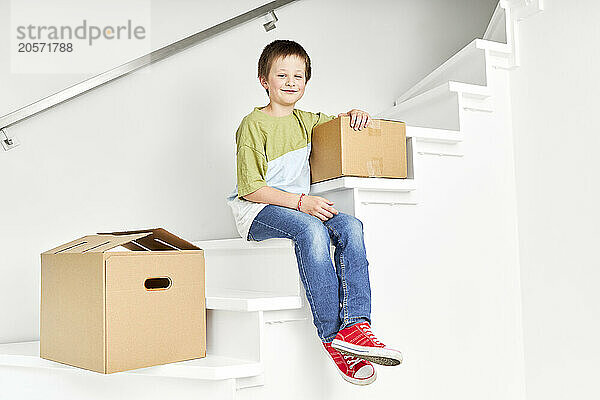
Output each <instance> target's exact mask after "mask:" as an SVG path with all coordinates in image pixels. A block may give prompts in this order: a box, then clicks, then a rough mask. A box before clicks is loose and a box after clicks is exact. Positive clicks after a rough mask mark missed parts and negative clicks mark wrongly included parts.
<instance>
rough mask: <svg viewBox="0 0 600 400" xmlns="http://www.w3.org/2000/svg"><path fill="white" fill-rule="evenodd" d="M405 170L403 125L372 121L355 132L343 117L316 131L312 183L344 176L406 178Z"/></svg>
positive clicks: (313, 138) (311, 170)
mask: <svg viewBox="0 0 600 400" xmlns="http://www.w3.org/2000/svg"><path fill="white" fill-rule="evenodd" d="M406 169H407V167H406V125H405V124H404V122H400V121H388V120H384V119H372V120H371V122H370V123H369V126H368V127H367V128H364V129H362V130H360V131H358V130H356V131H355V130H354V129H352V128H351V127H350V117H348V116H343V117H338V118H335V119H333V120H331V121H328V122H326V123H324V124H321V125H319V126H317V127H315V128H314V129H313V133H312V144H311V154H310V172H311V183H317V182H321V181H325V180H328V179H333V178H338V177H341V176H360V177H380V178H406V177H407V174H406Z"/></svg>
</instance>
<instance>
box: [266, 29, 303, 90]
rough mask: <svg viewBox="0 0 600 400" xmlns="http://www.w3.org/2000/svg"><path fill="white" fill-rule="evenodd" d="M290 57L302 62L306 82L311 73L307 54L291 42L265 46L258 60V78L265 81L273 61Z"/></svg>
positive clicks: (284, 41)
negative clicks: (298, 58) (262, 78)
mask: <svg viewBox="0 0 600 400" xmlns="http://www.w3.org/2000/svg"><path fill="white" fill-rule="evenodd" d="M292 55H294V56H298V57H300V58H301V59H303V60H304V65H305V75H306V82H308V80H309V79H310V73H311V68H310V57H309V56H308V53H306V50H304V48H303V47H302V46H300V45H299V44H298V43H296V42H294V41H293V40H274V41H272V42H271V43H269V44H268V45H266V46H265V48H264V49H263V51H262V54H261V55H260V58H259V59H258V78H259V79H260V78H261V77H264V78H265V79H267V78H268V76H269V72H270V71H271V66H272V65H273V61H275V60H276V59H278V58H279V57H284V58H285V57H287V56H292ZM266 91H267V95H268V94H269V90H268V89H266Z"/></svg>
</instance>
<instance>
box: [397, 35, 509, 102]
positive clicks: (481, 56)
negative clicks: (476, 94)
mask: <svg viewBox="0 0 600 400" xmlns="http://www.w3.org/2000/svg"><path fill="white" fill-rule="evenodd" d="M486 50H488V51H490V52H491V54H493V55H494V56H496V57H498V56H502V55H504V56H505V57H509V56H510V54H511V48H510V46H508V45H507V44H504V43H498V42H492V41H489V40H483V39H474V40H473V41H472V42H470V43H469V44H467V45H466V46H465V47H463V48H462V49H461V50H460V51H459V52H458V53H456V54H454V55H453V56H452V57H450V58H449V59H448V60H446V61H445V62H444V63H443V64H442V65H440V66H439V67H438V68H436V69H435V70H434V71H432V72H431V73H430V74H429V75H427V76H426V77H425V78H423V79H421V80H420V81H419V82H418V83H417V84H416V85H414V86H413V87H412V88H410V89H409V90H407V91H406V92H405V93H404V94H402V95H401V96H400V97H399V98H398V99H397V100H396V103H395V104H400V103H402V102H404V101H407V100H408V99H411V98H413V97H415V96H418V95H419V94H421V93H424V92H426V91H428V90H430V89H432V88H434V87H437V86H439V85H440V84H444V83H445V82H448V81H459V82H466V83H470V84H476V85H481V86H486V85H487V61H486V54H485V51H486Z"/></svg>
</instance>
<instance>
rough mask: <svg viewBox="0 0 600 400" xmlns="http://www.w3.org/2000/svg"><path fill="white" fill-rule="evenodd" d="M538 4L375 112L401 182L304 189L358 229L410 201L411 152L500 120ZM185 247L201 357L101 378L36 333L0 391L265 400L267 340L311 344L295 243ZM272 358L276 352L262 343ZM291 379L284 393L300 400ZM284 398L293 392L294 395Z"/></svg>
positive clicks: (33, 395)
mask: <svg viewBox="0 0 600 400" xmlns="http://www.w3.org/2000/svg"><path fill="white" fill-rule="evenodd" d="M542 9H543V4H542V0H515V1H501V2H500V4H499V6H498V7H497V9H496V11H495V13H494V16H493V17H492V19H491V21H490V26H489V28H488V30H487V31H486V34H485V38H486V39H495V40H499V41H500V42H498V41H491V40H482V39H476V40H474V41H472V42H471V43H469V44H468V45H467V46H465V47H464V48H463V49H462V50H461V51H459V52H458V53H456V54H455V55H454V56H453V57H451V58H450V59H448V60H447V61H446V62H445V63H443V64H442V65H441V66H440V67H439V68H437V69H436V70H435V71H433V72H432V73H430V74H429V75H428V76H426V77H425V78H424V79H423V80H421V81H420V82H419V83H417V84H416V85H415V86H413V87H412V88H411V89H409V90H408V91H406V92H405V93H404V94H402V95H401V96H399V97H398V99H397V100H396V101H395V103H394V105H393V106H392V107H390V108H389V109H386V110H383V111H382V112H380V113H378V114H376V115H374V117H376V118H377V117H378V118H387V119H395V120H401V121H405V122H407V152H408V178H407V179H406V180H389V179H377V178H340V179H336V180H332V181H327V182H322V183H319V184H316V185H313V186H312V188H311V193H312V194H319V195H323V196H326V197H328V198H330V199H332V200H334V201H335V202H336V206H337V208H338V209H340V210H341V211H344V212H348V213H351V214H353V215H357V216H359V217H360V218H361V219H362V220H363V222H365V226H366V227H367V228H368V223H369V221H368V215H369V214H368V213H367V212H366V209H365V207H367V206H368V205H369V204H390V205H403V204H413V205H414V204H417V203H418V199H417V197H416V194H417V191H418V188H419V185H420V184H421V181H420V179H419V177H420V176H421V175H420V166H419V163H420V161H419V159H420V157H423V156H427V155H437V156H452V157H459V158H461V157H463V156H464V155H465V154H466V153H467V152H468V148H469V147H468V144H469V141H470V140H473V139H474V137H473V135H476V134H477V130H481V129H495V128H494V127H495V126H496V125H497V124H498V123H499V122H498V121H499V119H498V118H500V117H502V118H504V119H505V118H506V115H508V111H507V109H506V90H507V89H506V81H505V80H506V74H507V73H508V71H509V70H510V69H512V68H516V67H518V65H519V56H518V42H517V40H518V35H517V30H518V22H519V21H520V20H522V19H523V18H525V17H528V16H531V15H533V14H534V13H536V12H538V11H540V10H542ZM502 28H504V29H502ZM502 41H505V43H502ZM504 123H506V124H509V122H506V121H504ZM194 244H195V245H197V246H199V247H200V248H202V249H204V250H205V255H206V282H207V287H206V306H207V330H208V331H207V357H206V358H202V359H195V360H188V361H183V362H177V363H171V364H165V365H160V366H154V367H149V368H141V369H137V370H133V371H126V372H121V373H116V374H111V375H102V374H98V373H95V372H91V371H87V370H83V369H80V368H75V367H71V366H68V365H64V364H60V363H56V362H52V361H48V360H44V359H41V358H40V357H39V342H38V341H32V342H21V343H8V344H2V345H0V387H1V388H2V389H1V390H0V398H6V399H13V398H14V399H17V398H19V399H38V398H44V399H45V400H51V399H69V398H82V399H96V398H97V399H100V398H102V399H117V398H127V399H131V400H134V399H138V398H139V399H142V398H143V399H146V400H147V399H154V398H156V399H158V398H161V399H164V398H165V397H166V396H168V397H170V398H178V399H188V398H189V399H192V398H193V399H198V398H201V397H205V398H209V399H236V398H238V399H239V398H262V397H261V395H260V393H262V392H260V390H262V389H266V388H267V387H268V386H269V383H268V379H265V377H266V376H268V374H272V375H273V376H274V377H279V376H283V372H281V371H278V364H277V359H276V358H273V357H271V358H270V359H269V357H267V356H266V353H265V351H266V349H267V347H268V346H276V345H277V343H280V342H283V341H284V340H285V339H284V335H290V337H292V336H293V335H300V336H296V337H295V339H294V340H300V341H301V340H308V341H312V342H314V344H315V346H314V349H316V348H317V347H318V338H316V334H315V332H314V327H313V325H312V314H311V313H310V310H309V307H308V304H307V301H306V296H305V293H304V289H303V287H302V284H301V282H300V279H299V276H298V270H297V266H296V259H295V254H294V247H293V243H292V242H291V241H290V240H288V239H269V240H266V241H263V242H261V243H254V242H247V241H245V240H243V239H241V238H236V239H223V240H210V241H199V242H195V243H194ZM367 248H369V245H368V246H367ZM332 251H333V248H332ZM269 327H277V329H275V330H274V331H273V332H277V333H276V334H274V333H273V334H272V335H274V336H273V337H272V340H270V341H268V342H267V341H266V340H265V335H266V332H267V329H269ZM299 332H300V333H299ZM307 335H308V336H310V337H307ZM312 342H311V343H312ZM302 345H303V344H302V343H300V344H299V345H298V346H300V347H301V346H302ZM307 347H310V346H307ZM314 349H313V348H311V349H309V350H303V351H307V352H315V351H318V350H314ZM288 351H291V350H288ZM269 354H271V355H273V354H278V351H277V350H275V349H273V348H271V349H269ZM288 367H289V365H286V368H288ZM290 382H292V383H294V382H293V381H290ZM292 383H290V384H292ZM278 384H279V385H282V383H281V382H279V383H278ZM295 384H297V382H295ZM300 386H302V385H300ZM300 386H297V385H296V386H290V389H291V390H293V391H296V390H297V391H298V396H299V398H303V397H302V395H301V394H300V393H301V392H302V390H301V389H302V388H301V387H300ZM7 393H8V394H9V395H7V397H4V395H5V394H7ZM250 393H251V394H250ZM254 395H255V396H256V397H252V396H254ZM288 397H289V398H296V397H295V396H294V393H290V394H289V396H288Z"/></svg>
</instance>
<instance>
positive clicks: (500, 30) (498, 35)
mask: <svg viewBox="0 0 600 400" xmlns="http://www.w3.org/2000/svg"><path fill="white" fill-rule="evenodd" d="M506 37H507V35H506V13H505V12H504V8H502V6H501V5H500V2H498V4H497V5H496V9H495V10H494V13H493V14H492V17H491V18H490V22H489V23H488V26H487V28H486V30H485V33H484V34H483V38H484V39H486V40H494V41H496V42H503V43H506V42H507V41H506Z"/></svg>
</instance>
